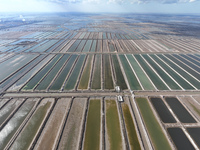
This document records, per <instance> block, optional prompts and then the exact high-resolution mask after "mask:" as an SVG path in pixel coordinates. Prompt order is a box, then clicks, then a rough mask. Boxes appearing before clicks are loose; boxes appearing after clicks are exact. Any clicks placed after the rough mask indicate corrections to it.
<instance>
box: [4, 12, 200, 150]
mask: <svg viewBox="0 0 200 150" xmlns="http://www.w3.org/2000/svg"><path fill="white" fill-rule="evenodd" d="M23 16H24V17H25V18H26V21H22V19H23V18H21V17H19V15H18V14H12V13H11V14H7V16H5V14H0V18H1V21H0V72H1V75H0V149H5V150H7V149H56V150H57V149H84V150H106V149H109V150H117V149H119V150H121V149H123V150H135V149H142V150H143V149H145V150H154V149H155V150H157V149H158V150H160V149H164V148H165V149H173V150H174V149H181V150H182V149H187V150H189V149H200V147H199V146H200V143H199V138H198V137H199V136H198V134H199V132H200V36H199V35H200V21H199V19H198V18H199V16H198V15H195V16H194V15H186V16H184V15H183V16H181V15H173V16H171V15H159V14H157V15H156V16H155V15H153V14H148V15H147V14H145V15H143V14H121V15H119V14H109V15H108V14H73V13H58V14H24V15H23ZM155 17H156V19H155ZM193 20H194V21H193ZM182 143H184V145H183V144H182Z"/></svg>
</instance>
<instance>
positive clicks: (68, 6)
mask: <svg viewBox="0 0 200 150" xmlns="http://www.w3.org/2000/svg"><path fill="white" fill-rule="evenodd" d="M16 11H17V12H26V11H28V12H136V13H200V0H0V12H16Z"/></svg>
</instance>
